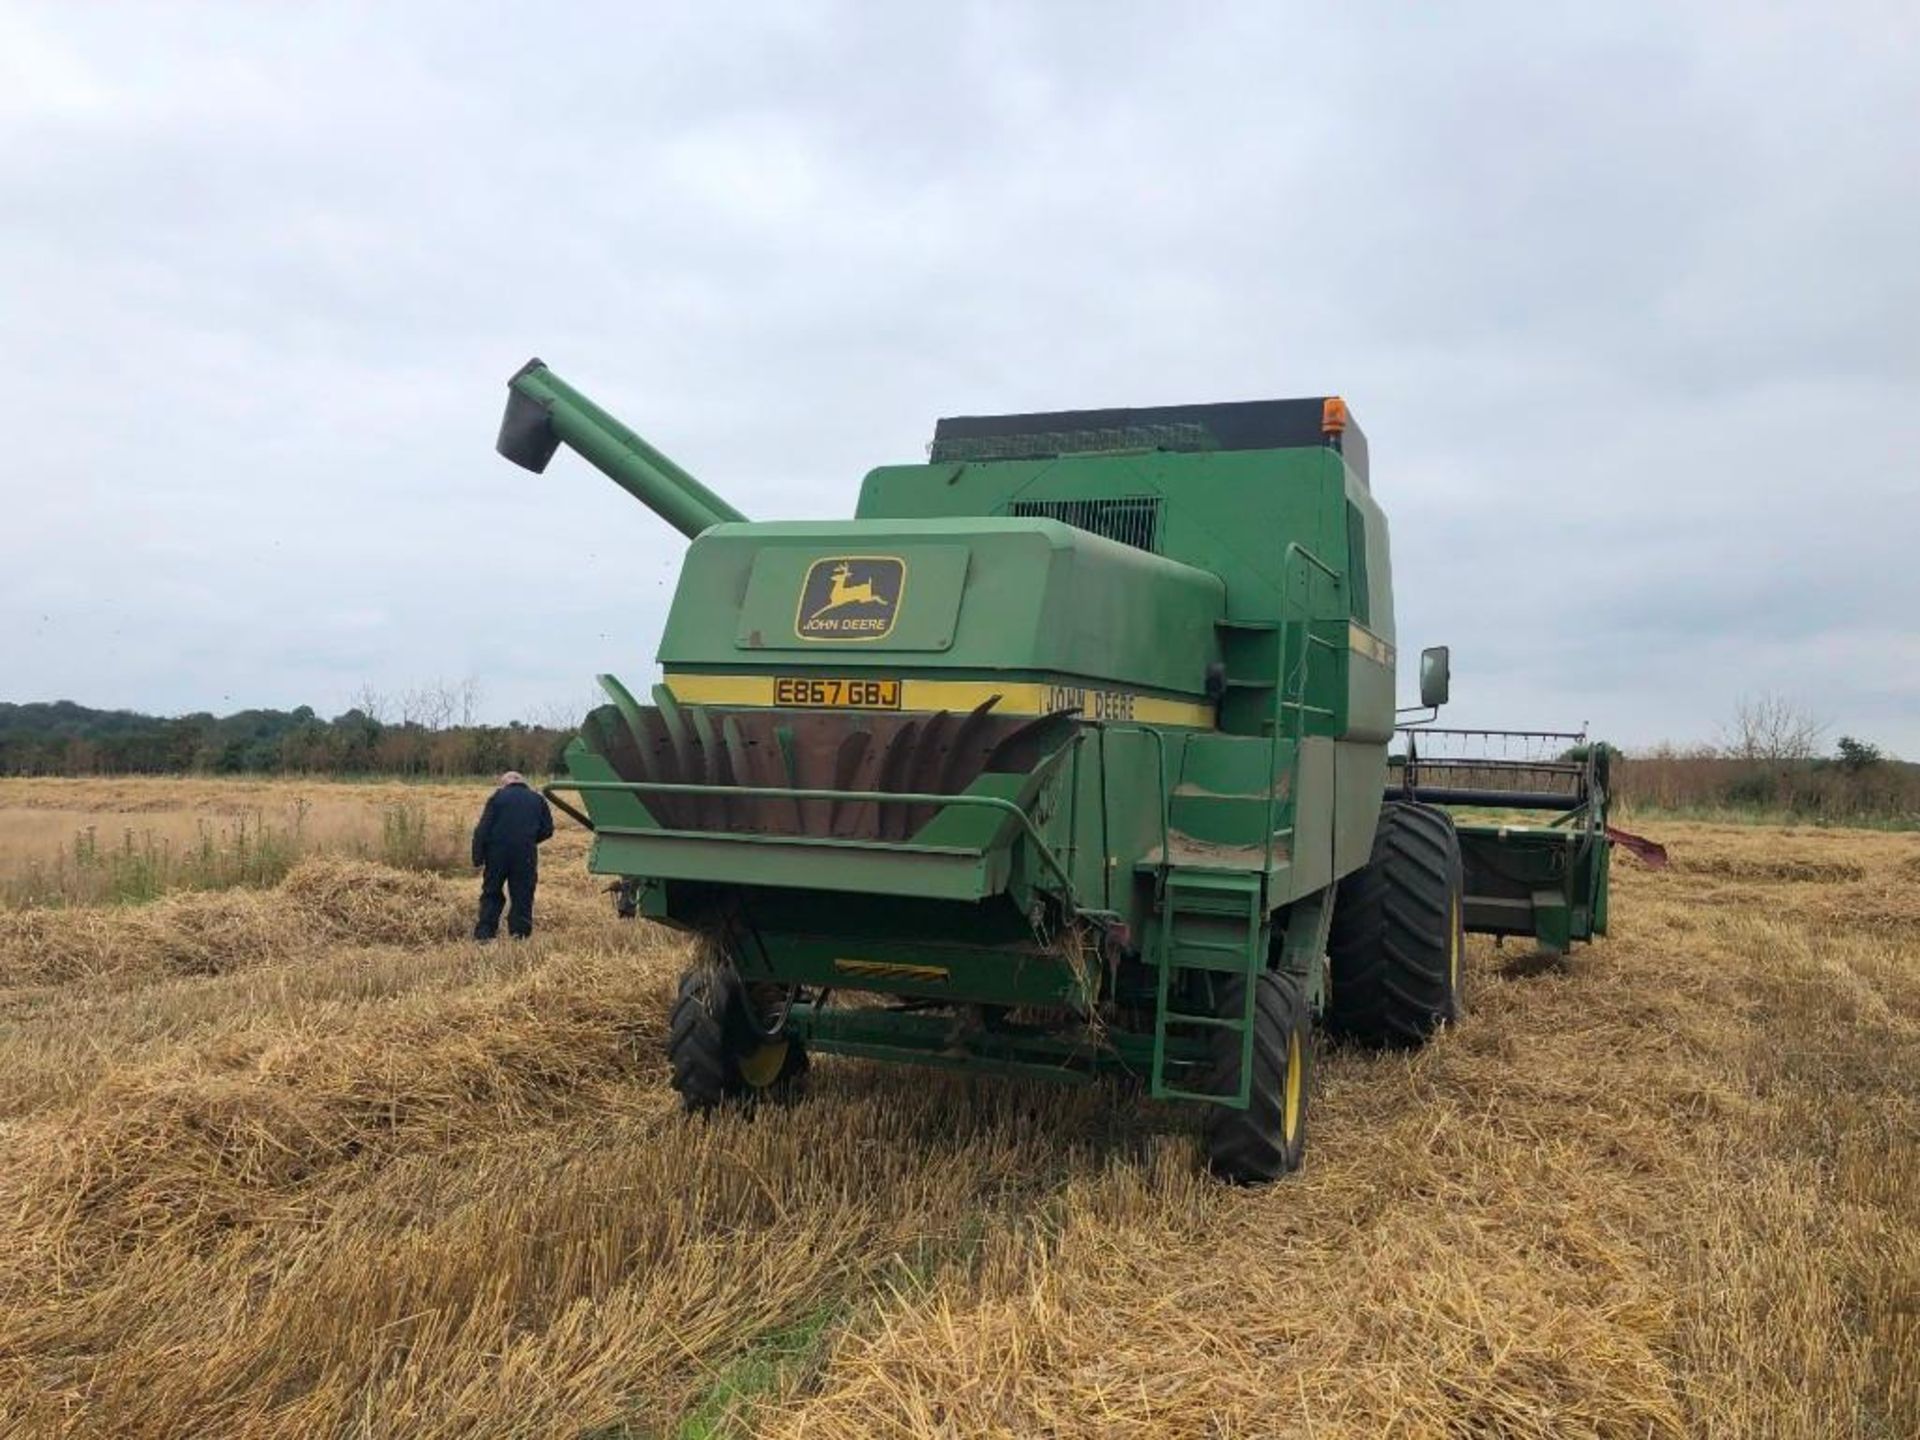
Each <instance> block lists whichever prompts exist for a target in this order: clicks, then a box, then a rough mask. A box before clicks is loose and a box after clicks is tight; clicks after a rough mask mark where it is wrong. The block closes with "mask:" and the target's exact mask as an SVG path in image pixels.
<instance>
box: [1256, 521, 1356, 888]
mask: <svg viewBox="0 0 1920 1440" xmlns="http://www.w3.org/2000/svg"><path fill="white" fill-rule="evenodd" d="M1296 559H1299V560H1304V561H1306V563H1307V564H1309V565H1311V566H1313V567H1314V568H1315V569H1316V570H1318V571H1319V572H1320V573H1321V574H1322V575H1325V576H1326V577H1327V578H1328V579H1329V580H1331V581H1332V582H1333V583H1334V585H1335V586H1336V587H1338V586H1340V585H1341V584H1342V583H1343V582H1342V579H1341V576H1340V572H1339V571H1337V570H1335V569H1334V568H1333V567H1332V566H1331V565H1329V564H1327V562H1326V561H1324V560H1322V559H1321V558H1320V557H1319V556H1318V555H1316V554H1314V553H1313V551H1311V550H1309V549H1308V548H1307V547H1306V546H1304V545H1302V544H1301V543H1300V542H1299V541H1298V540H1290V541H1288V542H1287V549H1286V553H1285V556H1284V558H1283V559H1282V560H1281V562H1280V604H1281V612H1280V613H1281V620H1280V632H1279V634H1280V649H1281V653H1280V655H1279V656H1276V657H1275V663H1276V664H1278V663H1281V662H1282V661H1284V659H1285V655H1286V644H1287V624H1288V621H1287V619H1286V614H1287V611H1288V610H1289V609H1290V608H1292V606H1293V562H1294V561H1295V560H1296ZM1312 625H1313V607H1312V605H1311V604H1306V605H1303V606H1302V607H1301V615H1300V656H1299V659H1298V660H1297V661H1296V663H1295V664H1294V666H1293V668H1292V671H1291V672H1290V673H1289V674H1288V675H1287V676H1286V677H1285V680H1284V681H1283V683H1282V684H1280V685H1276V686H1275V687H1274V691H1273V718H1272V721H1271V722H1270V723H1269V725H1268V732H1269V739H1268V743H1267V783H1266V789H1267V823H1266V825H1265V826H1264V827H1263V828H1264V829H1265V831H1266V858H1265V863H1264V864H1263V865H1262V866H1261V869H1260V886H1261V889H1262V891H1263V892H1264V890H1265V888H1266V884H1267V876H1268V875H1270V874H1271V873H1272V872H1273V821H1274V793H1273V789H1274V786H1273V771H1274V766H1275V765H1276V764H1277V763H1278V761H1279V758H1280V725H1281V716H1282V715H1283V714H1284V713H1285V712H1287V711H1292V712H1293V715H1294V717H1295V719H1294V726H1293V729H1294V734H1293V735H1292V737H1291V738H1292V740H1293V742H1294V764H1295V765H1296V766H1298V765H1299V763H1300V742H1301V741H1302V740H1303V739H1304V738H1305V737H1306V733H1307V712H1308V711H1310V710H1311V711H1312V712H1313V713H1314V714H1316V715H1326V716H1332V715H1334V714H1336V713H1338V712H1336V711H1333V710H1329V709H1327V708H1326V707H1325V706H1322V705H1309V704H1307V680H1308V678H1309V671H1310V667H1309V666H1308V664H1307V655H1308V651H1309V649H1310V647H1312V646H1314V645H1321V646H1324V647H1325V648H1326V649H1328V650H1334V651H1337V650H1338V649H1339V648H1340V647H1339V646H1337V645H1335V644H1334V643H1333V642H1332V641H1331V640H1327V639H1325V638H1323V637H1321V636H1318V635H1315V634H1314V633H1313V631H1312V629H1311V627H1312ZM1294 792H1295V793H1294V799H1295V803H1298V798H1299V797H1298V787H1297V786H1296V787H1294Z"/></svg>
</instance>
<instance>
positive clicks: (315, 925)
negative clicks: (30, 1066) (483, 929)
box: [0, 856, 473, 987]
mask: <svg viewBox="0 0 1920 1440" xmlns="http://www.w3.org/2000/svg"><path fill="white" fill-rule="evenodd" d="M472 894H473V887H472V886H471V884H463V883H461V882H457V881H450V880H442V879H438V878H436V877H434V876H431V875H422V874H418V873H414V872H410V871H403V870H395V869H392V868H390V867H388V866H385V865H378V864H375V863H373V862H371V861H366V860H347V859H340V858H336V857H331V856H316V857H314V858H311V859H308V860H303V861H301V862H300V863H299V864H298V865H296V866H295V867H294V868H293V870H292V872H291V873H289V874H288V876H287V877H286V879H285V880H283V881H282V882H281V883H280V884H279V885H278V886H277V887H276V888H274V889H272V890H249V889H233V890H220V891H211V892H189V893H185V894H179V895H169V896H166V897H164V898H162V899H160V900H156V901H154V902H153V903H152V904H150V905H142V906H131V907H117V906H87V907H75V908H72V909H28V910H8V911H0V987H20V986H29V985H59V984H64V983H67V982H70V981H74V980H84V979H102V978H109V977H116V976H120V977H124V976H127V975H141V976H151V975H163V974H174V975H218V974H222V973H224V972H226V971H229V970H232V969H234V968H236V967H241V966H248V965H259V964H264V963H269V962H273V961H278V960H284V959H286V958H287V957H288V956H290V955H292V954H294V953H296V952H297V951H299V950H301V949H309V950H311V949H315V948H322V947H325V946H329V945H334V944H338V943H343V942H344V943H351V944H366V945H371V944H391V945H426V944H431V943H433V942H435V941H442V940H451V939H455V938H457V937H458V936H460V935H461V934H462V933H463V932H464V931H465V930H466V929H467V928H469V927H470V926H471V925H472V923H473V919H472Z"/></svg>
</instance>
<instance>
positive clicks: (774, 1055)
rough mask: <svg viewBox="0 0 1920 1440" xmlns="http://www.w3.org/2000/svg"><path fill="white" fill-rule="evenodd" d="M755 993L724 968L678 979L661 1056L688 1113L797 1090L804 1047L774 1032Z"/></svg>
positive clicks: (779, 1096)
mask: <svg viewBox="0 0 1920 1440" xmlns="http://www.w3.org/2000/svg"><path fill="white" fill-rule="evenodd" d="M755 990H756V987H750V986H748V985H746V984H744V983H743V982H742V981H741V979H740V977H739V976H738V975H737V974H735V973H734V972H733V971H732V970H730V969H727V968H725V967H723V966H715V965H698V966H695V967H694V968H693V969H691V970H689V971H687V973H686V974H684V975H682V976H681V977H680V993H679V995H678V997H677V998H676V999H675V1000H674V1002H673V1011H672V1013H671V1015H670V1016H669V1017H668V1021H667V1059H668V1060H669V1062H671V1064H672V1066H673V1088H674V1089H675V1090H677V1091H679V1092H680V1100H681V1103H682V1104H683V1105H685V1106H686V1108H687V1110H688V1111H689V1112H694V1111H701V1110H711V1109H713V1108H714V1107H715V1106H717V1105H720V1104H722V1103H723V1102H725V1101H729V1100H743V1101H752V1100H756V1099H759V1098H762V1097H765V1098H769V1099H776V1100H785V1099H791V1098H792V1097H793V1096H794V1095H796V1094H797V1093H798V1091H799V1089H800V1086H801V1083H802V1079H803V1077H804V1076H805V1075H806V1073H807V1051H806V1047H805V1046H803V1045H802V1044H801V1043H800V1042H799V1041H798V1040H796V1039H793V1038H791V1037H789V1036H782V1035H778V1034H776V1033H775V1031H774V1029H773V1027H772V1026H770V1025H769V1024H768V1022H767V1019H766V1017H767V1016H768V1015H769V1014H771V1013H772V1011H773V1007H771V1006H769V1005H768V1003H767V1001H768V997H767V996H765V995H761V994H757V993H755Z"/></svg>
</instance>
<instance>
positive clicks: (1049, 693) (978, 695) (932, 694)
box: [666, 675, 1213, 730]
mask: <svg viewBox="0 0 1920 1440" xmlns="http://www.w3.org/2000/svg"><path fill="white" fill-rule="evenodd" d="M773 680H774V677H773V676H771V675H668V676H667V677H666V683H667V688H668V689H669V690H671V691H672V692H673V698H674V699H676V700H681V701H684V702H686V703H687V704H689V705H772V704H773ZM901 692H902V693H901V697H900V708H901V709H902V710H971V709H973V708H974V707H975V706H977V705H979V704H981V703H982V702H983V701H985V700H986V699H987V698H988V697H989V696H992V695H998V696H999V697H1000V703H999V704H997V705H995V706H994V707H993V708H994V712H995V713H996V714H1000V715H1051V714H1053V713H1054V712H1055V711H1056V710H1078V711H1079V712H1080V713H1081V714H1082V715H1084V716H1085V717H1086V718H1088V719H1090V720H1136V721H1139V722H1141V723H1143V724H1147V725H1184V726H1187V727H1189V728H1191V729H1196V730H1210V729H1212V728H1213V707H1212V706H1211V705H1206V704H1202V703H1199V702H1196V701H1192V700H1169V699H1165V698H1164V697H1162V696H1158V695H1142V694H1140V693H1139V692H1138V691H1134V690H1101V689H1087V688H1085V687H1082V686H1078V685H1043V684H1041V683H1039V682H1038V681H1032V680H1008V681H992V680H914V679H907V680H903V681H902V682H901Z"/></svg>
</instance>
